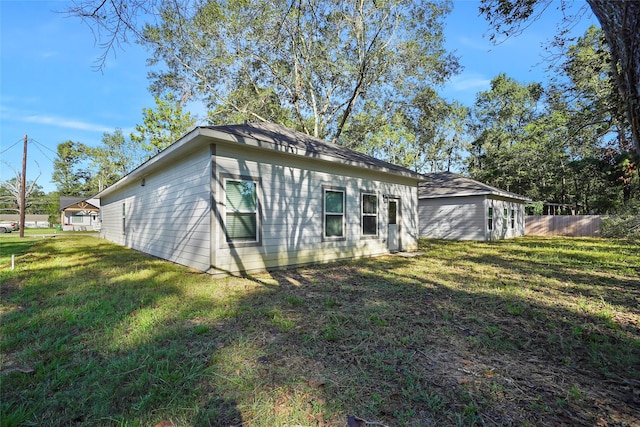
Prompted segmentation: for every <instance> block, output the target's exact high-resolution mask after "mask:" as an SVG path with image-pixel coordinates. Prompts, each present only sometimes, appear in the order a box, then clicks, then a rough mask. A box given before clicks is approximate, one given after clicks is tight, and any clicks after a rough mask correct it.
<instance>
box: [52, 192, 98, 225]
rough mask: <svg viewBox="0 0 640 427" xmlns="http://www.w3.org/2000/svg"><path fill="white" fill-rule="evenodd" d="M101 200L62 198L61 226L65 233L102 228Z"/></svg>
mask: <svg viewBox="0 0 640 427" xmlns="http://www.w3.org/2000/svg"><path fill="white" fill-rule="evenodd" d="M99 215H100V200H99V199H97V198H92V199H87V198H84V197H67V196H61V197H60V225H62V229H63V230H65V231H70V230H73V231H93V230H98V229H99V228H100V216H99Z"/></svg>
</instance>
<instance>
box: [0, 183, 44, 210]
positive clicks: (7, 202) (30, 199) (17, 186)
mask: <svg viewBox="0 0 640 427" xmlns="http://www.w3.org/2000/svg"><path fill="white" fill-rule="evenodd" d="M21 195H22V179H21V175H20V174H17V175H16V176H15V178H12V179H9V180H7V181H2V182H0V211H2V212H5V213H6V212H11V213H20V205H21V201H22V197H21ZM42 196H44V192H43V191H42V186H41V185H39V184H38V183H37V178H36V179H35V180H33V181H28V182H27V183H26V186H25V203H26V204H25V212H26V213H28V214H32V213H39V208H40V207H39V206H38V203H37V201H38V198H41V197H42Z"/></svg>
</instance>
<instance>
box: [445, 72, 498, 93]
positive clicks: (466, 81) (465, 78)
mask: <svg viewBox="0 0 640 427" xmlns="http://www.w3.org/2000/svg"><path fill="white" fill-rule="evenodd" d="M490 85H491V79H487V78H486V77H484V76H481V75H479V74H468V75H464V74H462V75H458V76H455V77H453V78H452V79H451V81H450V82H449V84H448V86H450V87H451V88H452V89H453V90H454V91H468V90H472V89H474V90H480V89H488V88H489V86H490Z"/></svg>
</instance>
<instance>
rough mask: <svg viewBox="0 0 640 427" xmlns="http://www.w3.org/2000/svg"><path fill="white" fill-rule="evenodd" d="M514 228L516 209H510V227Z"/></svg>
mask: <svg viewBox="0 0 640 427" xmlns="http://www.w3.org/2000/svg"><path fill="white" fill-rule="evenodd" d="M514 228H516V210H515V209H511V229H514Z"/></svg>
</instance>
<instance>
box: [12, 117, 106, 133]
mask: <svg viewBox="0 0 640 427" xmlns="http://www.w3.org/2000/svg"><path fill="white" fill-rule="evenodd" d="M22 121H24V122H27V123H36V124H40V125H51V126H57V127H61V128H65V129H76V130H85V131H91V132H111V131H112V130H113V129H112V128H110V127H107V126H103V125H99V124H95V123H88V122H83V121H80V120H70V119H66V118H63V117H56V116H48V115H30V116H25V117H24V118H23V119H22Z"/></svg>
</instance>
